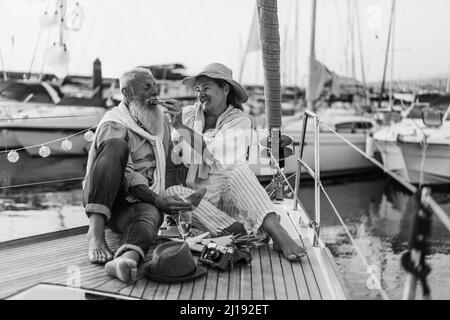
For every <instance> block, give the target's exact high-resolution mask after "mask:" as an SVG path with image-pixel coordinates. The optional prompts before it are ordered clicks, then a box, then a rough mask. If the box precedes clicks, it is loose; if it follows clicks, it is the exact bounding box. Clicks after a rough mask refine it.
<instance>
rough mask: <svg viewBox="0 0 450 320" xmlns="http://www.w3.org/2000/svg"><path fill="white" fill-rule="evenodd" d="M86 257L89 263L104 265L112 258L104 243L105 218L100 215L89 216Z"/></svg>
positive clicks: (92, 214)
mask: <svg viewBox="0 0 450 320" xmlns="http://www.w3.org/2000/svg"><path fill="white" fill-rule="evenodd" d="M87 238H88V257H89V261H90V262H91V263H95V264H105V263H106V262H108V261H109V260H111V259H112V258H113V254H112V252H111V251H110V250H109V249H108V246H107V244H106V241H105V218H104V216H103V215H102V214H98V213H91V214H90V215H89V231H88V233H87Z"/></svg>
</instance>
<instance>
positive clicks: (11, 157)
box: [0, 126, 96, 163]
mask: <svg viewBox="0 0 450 320" xmlns="http://www.w3.org/2000/svg"><path fill="white" fill-rule="evenodd" d="M95 128H96V127H95V126H94V127H91V128H88V129H84V130H82V131H79V132H76V133H74V134H71V135H69V136H66V137H62V138H59V139H55V140H52V141H47V142H44V143H40V144H37V145H33V146H27V147H22V148H19V149H15V150H4V151H0V154H4V153H7V154H8V155H7V158H8V161H9V162H13V163H14V162H17V161H18V160H19V158H20V157H19V153H18V151H22V150H28V149H32V148H37V147H40V149H39V154H40V155H41V157H44V158H46V157H48V156H49V155H50V154H51V150H50V148H49V147H47V146H46V145H49V144H51V143H55V142H59V141H61V148H62V149H63V150H65V151H69V150H71V149H72V147H73V143H72V141H70V140H69V138H72V137H75V136H78V135H81V134H83V133H89V132H90V134H88V135H87V136H88V139H91V140H90V141H92V140H93V139H94V132H92V131H91V130H95ZM85 139H86V137H85ZM86 140H87V139H86ZM66 141H67V142H66ZM88 141H89V140H88ZM63 145H64V146H63ZM69 145H70V148H69ZM64 148H69V149H64ZM41 152H42V154H41Z"/></svg>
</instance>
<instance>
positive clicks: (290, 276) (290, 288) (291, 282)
mask: <svg viewBox="0 0 450 320" xmlns="http://www.w3.org/2000/svg"><path fill="white" fill-rule="evenodd" d="M279 258H280V264H281V268H282V270H283V276H284V279H283V280H284V285H285V287H286V294H287V300H299V299H300V298H299V295H298V292H297V291H298V289H297V283H296V281H295V277H294V273H293V270H292V264H293V263H291V262H289V261H288V260H287V259H284V258H283V257H282V256H281V255H280V256H279ZM294 264H298V263H296V262H294ZM300 271H301V270H300ZM301 276H302V277H303V272H302V274H301ZM307 296H308V297H309V294H308V295H307Z"/></svg>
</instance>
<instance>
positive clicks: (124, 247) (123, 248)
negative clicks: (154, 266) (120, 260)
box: [114, 243, 145, 260]
mask: <svg viewBox="0 0 450 320" xmlns="http://www.w3.org/2000/svg"><path fill="white" fill-rule="evenodd" d="M128 250H133V251H136V252H137V253H139V255H140V256H141V258H142V260H145V252H144V250H142V249H141V248H140V247H138V246H137V245H134V244H129V243H125V244H123V245H121V246H120V248H119V249H117V252H116V254H115V255H114V259H115V258H117V257H120V256H121V255H122V254H123V253H124V252H125V251H128Z"/></svg>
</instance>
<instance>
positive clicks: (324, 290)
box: [306, 247, 333, 300]
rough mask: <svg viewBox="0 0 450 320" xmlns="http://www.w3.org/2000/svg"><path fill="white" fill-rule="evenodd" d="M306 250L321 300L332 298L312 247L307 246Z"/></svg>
mask: <svg viewBox="0 0 450 320" xmlns="http://www.w3.org/2000/svg"><path fill="white" fill-rule="evenodd" d="M306 250H307V252H308V257H309V261H310V262H311V268H312V270H313V272H314V277H315V279H316V282H317V286H318V287H319V290H320V295H321V297H322V299H323V300H330V299H333V296H332V295H331V292H330V289H329V288H328V285H327V281H326V279H325V277H324V275H323V273H322V270H321V266H320V264H319V262H318V260H317V257H316V255H315V253H314V248H311V247H308V248H307V249H306Z"/></svg>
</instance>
